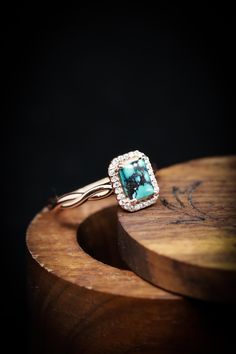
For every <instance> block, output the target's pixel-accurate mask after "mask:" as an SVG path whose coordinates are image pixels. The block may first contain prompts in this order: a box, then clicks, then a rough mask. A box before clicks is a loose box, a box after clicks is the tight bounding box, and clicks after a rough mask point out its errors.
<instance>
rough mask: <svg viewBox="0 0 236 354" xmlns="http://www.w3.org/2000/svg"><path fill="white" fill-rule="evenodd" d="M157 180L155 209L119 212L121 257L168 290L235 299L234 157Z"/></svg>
mask: <svg viewBox="0 0 236 354" xmlns="http://www.w3.org/2000/svg"><path fill="white" fill-rule="evenodd" d="M157 178H158V183H159V185H160V198H159V200H158V202H157V203H156V204H155V205H154V206H152V207H149V208H146V209H144V210H142V211H139V212H137V213H134V214H129V213H126V212H124V211H122V210H121V209H120V210H119V212H118V218H119V222H120V225H121V226H120V233H119V243H120V251H121V254H122V257H123V259H124V260H125V262H126V263H127V264H128V265H129V267H130V268H131V269H132V270H133V271H134V272H135V273H137V274H138V275H140V276H141V277H142V278H144V279H146V280H148V281H150V282H151V283H153V284H156V285H158V286H160V287H162V288H164V289H167V290H170V291H173V292H175V293H179V294H182V295H187V296H190V297H194V298H199V299H203V300H213V301H225V302H228V301H229V302H230V301H236V157H233V156H231V157H213V158H204V159H199V160H193V161H189V162H187V163H181V164H177V165H174V166H171V167H168V168H164V169H162V170H160V171H159V172H158V173H157Z"/></svg>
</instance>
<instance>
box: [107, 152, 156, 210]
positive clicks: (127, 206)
mask: <svg viewBox="0 0 236 354" xmlns="http://www.w3.org/2000/svg"><path fill="white" fill-rule="evenodd" d="M140 159H143V160H144V162H145V166H146V167H145V168H146V170H147V173H148V175H149V179H150V183H151V186H152V188H153V193H152V195H150V196H148V197H144V198H141V199H136V198H130V197H129V196H127V193H125V190H124V186H123V185H122V182H121V179H120V176H119V172H120V170H121V169H122V168H123V167H124V166H125V165H127V164H129V163H134V162H136V161H139V160H140ZM108 175H109V178H110V181H111V184H112V187H113V190H114V193H115V195H116V198H117V201H118V203H119V205H120V206H121V207H122V208H123V209H124V210H127V211H130V212H134V211H138V210H140V209H144V208H146V207H148V206H150V205H152V204H154V203H155V202H156V201H157V199H158V196H159V187H158V184H157V180H156V177H155V174H154V172H153V169H152V166H151V163H150V161H149V158H148V157H147V156H146V155H145V154H144V153H142V152H140V151H139V150H135V151H131V152H129V153H125V154H123V155H119V156H118V157H115V158H114V159H113V160H112V161H111V163H110V165H109V167H108Z"/></svg>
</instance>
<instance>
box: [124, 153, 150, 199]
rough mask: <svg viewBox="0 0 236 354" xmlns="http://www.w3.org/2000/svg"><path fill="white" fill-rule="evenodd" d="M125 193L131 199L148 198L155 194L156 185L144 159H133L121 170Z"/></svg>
mask: <svg viewBox="0 0 236 354" xmlns="http://www.w3.org/2000/svg"><path fill="white" fill-rule="evenodd" d="M119 177H120V181H121V185H122V188H123V190H124V193H125V195H126V196H127V197H129V199H131V200H132V199H137V200H140V199H146V198H148V197H150V196H152V195H153V194H154V187H153V185H152V182H151V178H150V175H149V172H148V169H147V166H146V163H145V161H144V159H142V158H141V159H139V160H136V161H132V162H129V163H127V164H126V165H124V166H123V167H122V168H121V169H120V170H119Z"/></svg>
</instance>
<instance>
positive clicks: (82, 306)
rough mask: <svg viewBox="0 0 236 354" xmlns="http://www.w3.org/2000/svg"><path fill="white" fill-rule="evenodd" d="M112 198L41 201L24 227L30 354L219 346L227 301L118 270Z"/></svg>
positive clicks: (226, 341)
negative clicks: (73, 204) (76, 204)
mask: <svg viewBox="0 0 236 354" xmlns="http://www.w3.org/2000/svg"><path fill="white" fill-rule="evenodd" d="M116 213H117V209H116V201H115V199H114V198H112V197H110V198H108V199H104V200H101V201H98V202H90V203H89V202H88V203H86V204H85V205H83V206H81V207H80V208H78V209H74V210H69V211H62V212H60V211H57V212H50V211H48V210H47V209H46V208H45V209H44V210H43V211H42V212H41V213H39V214H38V215H37V216H36V217H35V219H34V220H33V221H32V223H31V225H30V227H29V229H28V232H27V246H28V250H29V253H28V266H29V272H28V273H29V304H30V313H31V317H32V320H31V328H32V339H31V351H30V353H31V354H42V353H44V354H49V353H50V354H54V353H55V354H65V353H70V354H79V353H81V354H85V353H86V354H99V353H102V354H113V353H114V354H116V353H117V354H118V353H119V354H123V353H130V354H133V353H134V354H135V353H140V354H141V353H142V354H154V353H157V352H158V353H163V354H168V353H177V352H179V353H186V354H187V353H188V354H189V353H199V352H204V353H214V354H215V353H225V350H227V347H228V346H229V347H230V345H231V341H233V339H234V333H232V332H233V330H232V327H231V326H230V323H231V318H234V317H235V309H234V308H232V306H227V307H226V306H224V307H219V306H217V307H216V306H214V305H206V304H202V303H199V302H196V301H189V300H187V299H184V298H182V297H181V296H176V295H173V294H171V293H168V292H166V291H164V290H161V289H159V288H157V287H155V286H153V285H151V284H149V283H148V282H145V281H144V280H142V279H141V278H139V277H138V276H137V275H135V274H134V273H133V272H132V271H130V270H128V269H125V264H124V263H123V262H122V260H121V258H120V255H119V253H118V247H117V236H118V235H117V216H116Z"/></svg>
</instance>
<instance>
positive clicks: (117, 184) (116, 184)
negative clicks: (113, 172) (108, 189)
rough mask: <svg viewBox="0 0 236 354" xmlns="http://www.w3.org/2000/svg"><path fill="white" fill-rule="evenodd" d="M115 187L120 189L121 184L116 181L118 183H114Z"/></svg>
mask: <svg viewBox="0 0 236 354" xmlns="http://www.w3.org/2000/svg"><path fill="white" fill-rule="evenodd" d="M113 187H114V188H116V187H120V182H118V181H117V180H116V182H114V184H113Z"/></svg>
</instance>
